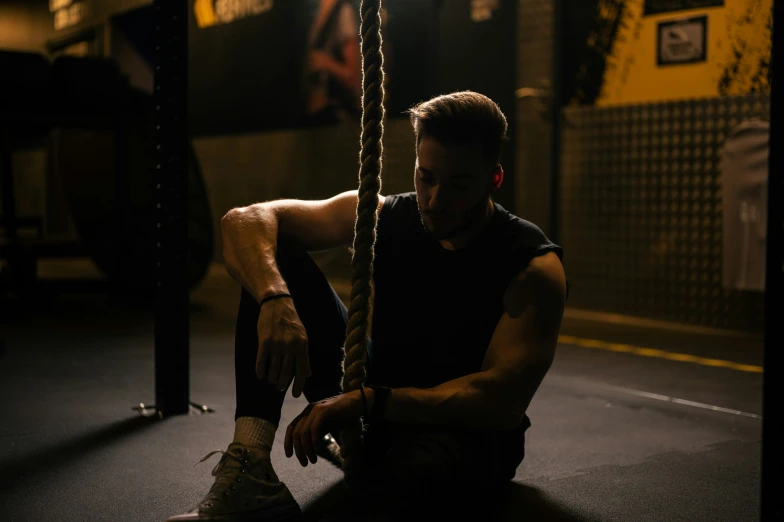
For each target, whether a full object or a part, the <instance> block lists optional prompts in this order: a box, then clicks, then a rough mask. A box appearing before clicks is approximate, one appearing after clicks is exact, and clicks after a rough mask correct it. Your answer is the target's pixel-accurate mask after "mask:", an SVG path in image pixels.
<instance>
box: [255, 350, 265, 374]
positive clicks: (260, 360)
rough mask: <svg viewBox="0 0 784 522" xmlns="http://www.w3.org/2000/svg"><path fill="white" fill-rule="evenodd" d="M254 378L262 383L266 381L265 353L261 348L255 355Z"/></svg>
mask: <svg viewBox="0 0 784 522" xmlns="http://www.w3.org/2000/svg"><path fill="white" fill-rule="evenodd" d="M256 377H258V378H259V380H260V381H262V382H264V381H265V380H266V379H267V351H266V350H265V349H264V348H261V347H259V353H258V354H257V355H256Z"/></svg>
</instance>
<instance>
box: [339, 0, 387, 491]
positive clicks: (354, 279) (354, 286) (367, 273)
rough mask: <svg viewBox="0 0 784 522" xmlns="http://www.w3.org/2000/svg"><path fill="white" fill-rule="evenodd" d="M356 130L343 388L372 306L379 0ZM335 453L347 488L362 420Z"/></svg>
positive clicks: (370, 2) (366, 36)
mask: <svg viewBox="0 0 784 522" xmlns="http://www.w3.org/2000/svg"><path fill="white" fill-rule="evenodd" d="M359 10H360V16H361V18H362V22H361V27H360V35H361V50H362V136H361V138H360V147H361V149H360V153H359V160H360V169H359V202H358V204H357V220H356V223H355V226H354V245H353V255H352V259H351V269H352V273H351V302H350V304H349V309H348V315H349V318H348V324H347V325H346V343H345V346H344V348H343V349H344V352H345V359H344V362H343V370H344V373H343V383H342V388H343V392H344V393H347V392H350V391H354V390H358V389H359V388H360V386H362V384H363V383H364V381H365V356H366V353H367V337H368V327H369V324H370V317H371V309H372V306H373V302H372V295H371V284H372V275H373V256H374V250H373V248H374V244H375V242H376V223H377V220H378V216H377V211H378V202H379V193H380V191H381V155H382V150H383V145H382V137H383V134H384V125H383V119H384V55H383V53H382V52H381V0H362V2H361V5H360V8H359ZM340 437H341V446H340V455H341V458H342V459H343V471H344V475H345V481H346V484H347V485H348V486H349V488H352V487H353V486H354V485H355V484H356V483H357V481H358V480H359V472H360V471H361V469H362V423H361V421H360V420H357V421H356V422H354V423H352V424H351V425H349V426H346V427H345V428H344V429H343V431H342V432H341V434H340Z"/></svg>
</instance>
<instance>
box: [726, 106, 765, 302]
mask: <svg viewBox="0 0 784 522" xmlns="http://www.w3.org/2000/svg"><path fill="white" fill-rule="evenodd" d="M769 136H770V126H769V124H768V122H765V121H761V120H755V121H747V122H743V123H741V124H740V125H738V126H737V127H735V129H733V131H732V132H731V133H730V135H729V136H728V137H727V141H726V143H725V145H724V151H723V154H722V159H721V184H722V205H723V217H724V234H723V242H724V256H723V257H724V269H723V277H722V283H723V286H724V287H725V288H727V289H735V290H746V291H757V292H764V291H765V234H766V226H767V219H768V208H767V207H768V147H769Z"/></svg>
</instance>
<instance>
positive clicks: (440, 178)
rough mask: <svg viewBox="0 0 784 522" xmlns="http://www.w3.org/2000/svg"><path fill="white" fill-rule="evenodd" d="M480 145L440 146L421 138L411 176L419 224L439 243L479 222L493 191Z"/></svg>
mask: <svg viewBox="0 0 784 522" xmlns="http://www.w3.org/2000/svg"><path fill="white" fill-rule="evenodd" d="M496 169H500V166H496V165H492V164H490V163H489V162H488V161H487V160H486V159H485V158H484V157H483V156H482V149H481V146H480V145H479V144H476V145H469V146H465V145H463V146H458V145H452V144H442V143H439V142H437V141H435V140H434V139H433V138H430V137H429V136H422V139H421V140H420V142H419V146H418V147H417V164H416V169H415V172H414V185H415V186H416V194H417V202H418V204H419V212H420V217H421V219H422V224H423V225H424V226H425V228H426V229H427V230H428V232H430V233H431V234H432V235H433V237H435V238H436V239H438V240H449V239H453V238H455V237H457V236H459V235H460V234H462V233H463V232H465V231H466V230H468V229H469V228H471V227H472V226H474V225H476V224H477V223H479V222H481V221H482V219H483V218H484V215H485V212H486V211H487V206H488V201H489V199H490V196H491V194H492V192H493V190H494V188H495V186H494V184H493V173H494V172H495V171H496Z"/></svg>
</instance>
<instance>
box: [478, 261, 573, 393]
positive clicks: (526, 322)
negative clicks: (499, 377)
mask: <svg viewBox="0 0 784 522" xmlns="http://www.w3.org/2000/svg"><path fill="white" fill-rule="evenodd" d="M565 300H566V277H565V275H564V272H563V266H562V265H561V262H560V260H559V259H558V257H557V255H556V254H554V253H550V254H546V255H544V256H541V257H538V258H535V259H534V260H533V261H531V263H530V264H529V265H528V267H527V268H526V270H524V271H523V272H522V273H521V274H519V275H518V276H517V277H515V278H514V279H513V280H512V282H511V283H510V284H509V287H508V288H507V290H506V293H505V295H504V312H503V315H502V316H501V319H500V321H499V322H498V325H497V326H496V329H495V332H494V333H493V337H492V339H491V341H490V345H489V346H488V350H487V353H486V355H485V360H484V364H483V367H482V369H483V370H492V371H497V372H499V373H501V374H504V375H508V376H510V377H512V378H514V377H515V376H523V375H525V374H530V373H531V372H534V373H536V372H541V371H543V372H546V371H547V369H548V368H549V367H550V364H551V363H552V360H553V357H554V356H555V346H556V344H557V342H558V332H559V330H560V326H561V319H562V318H563V310H564V303H565Z"/></svg>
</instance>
